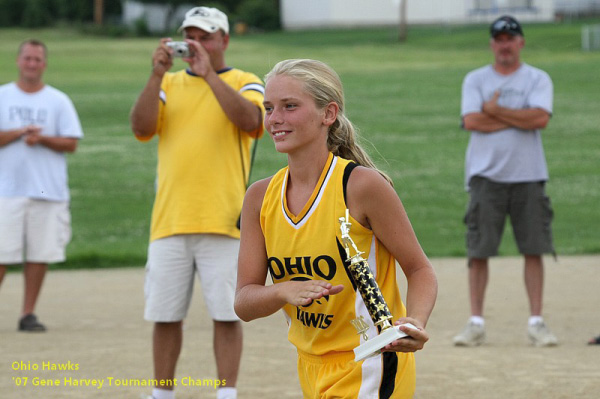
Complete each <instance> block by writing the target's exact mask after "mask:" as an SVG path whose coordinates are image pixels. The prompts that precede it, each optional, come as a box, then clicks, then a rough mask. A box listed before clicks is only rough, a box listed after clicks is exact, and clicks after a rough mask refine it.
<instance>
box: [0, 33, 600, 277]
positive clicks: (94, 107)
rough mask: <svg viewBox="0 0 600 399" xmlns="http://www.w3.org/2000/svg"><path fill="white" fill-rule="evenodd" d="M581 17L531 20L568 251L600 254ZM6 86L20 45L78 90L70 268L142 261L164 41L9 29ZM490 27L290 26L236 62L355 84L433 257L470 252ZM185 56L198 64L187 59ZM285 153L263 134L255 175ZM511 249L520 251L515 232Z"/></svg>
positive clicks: (529, 52) (593, 65) (350, 107)
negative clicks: (39, 43)
mask: <svg viewBox="0 0 600 399" xmlns="http://www.w3.org/2000/svg"><path fill="white" fill-rule="evenodd" d="M580 29H581V25H580V24H577V23H570V24H540V25H531V26H525V35H526V40H527V45H526V48H525V50H524V52H523V59H524V60H525V61H526V62H528V63H530V64H532V65H535V66H538V67H540V68H542V69H544V70H546V71H547V72H548V73H549V74H550V75H551V77H552V78H553V81H554V85H555V102H554V116H553V118H552V121H551V122H550V124H549V126H548V128H547V129H546V130H545V132H544V134H543V135H544V145H545V150H546V156H547V160H548V165H549V169H550V176H551V180H550V182H549V184H548V188H547V189H548V192H549V194H550V196H551V198H552V200H553V206H554V210H555V222H554V234H555V245H556V249H557V252H558V253H559V254H581V253H598V252H600V205H599V204H600V139H599V138H598V133H599V132H600V112H599V108H600V107H599V105H600V104H599V103H600V101H599V97H598V93H599V92H600V79H599V78H598V68H599V65H600V52H595V53H585V52H582V51H581V50H580ZM0 34H1V36H2V40H1V41H0V83H6V82H8V81H11V80H14V79H15V77H16V66H15V62H14V61H15V56H16V48H17V46H18V44H19V43H20V42H21V41H22V40H24V39H26V38H30V37H36V38H40V39H42V40H44V41H45V42H46V43H47V44H48V47H49V50H50V53H49V68H48V71H47V72H46V82H47V83H49V84H51V85H54V86H55V87H57V88H59V89H61V90H63V91H65V92H66V93H68V94H69V95H70V97H71V98H72V100H73V102H74V103H75V106H76V107H77V109H78V111H79V115H80V118H81V121H82V124H83V127H84V132H85V139H84V140H82V141H81V143H80V146H79V149H78V151H77V152H76V153H75V154H73V155H70V156H69V168H70V186H71V193H72V213H73V233H74V235H73V241H72V243H71V244H70V246H69V248H68V261H67V263H66V264H65V265H63V266H66V267H81V266H83V267H100V266H127V265H142V264H143V263H144V261H145V257H146V246H147V241H148V231H149V219H150V211H151V207H152V202H153V197H154V177H155V166H156V141H155V140H153V141H152V142H150V143H146V144H142V143H139V142H137V141H136V140H135V139H134V138H133V136H132V134H131V131H130V129H129V122H128V113H129V110H130V108H131V105H132V104H133V102H134V101H135V98H136V97H137V95H138V93H139V92H140V90H141V88H142V87H143V85H144V83H145V81H146V79H147V77H148V74H149V72H150V55H151V52H152V50H153V49H154V47H155V46H156V44H157V40H158V39H156V38H152V39H148V38H144V39H139V38H105V37H98V36H86V35H82V34H81V33H78V32H77V31H75V30H69V29H65V28H63V29H51V30H35V31H27V30H13V29H11V30H0ZM487 43H488V37H487V27H485V26H468V27H462V26H444V27H413V28H411V30H410V32H409V40H408V41H407V42H406V43H404V44H400V43H398V42H397V41H396V31H395V30H394V29H392V28H389V29H387V28H386V29H371V30H351V31H349V30H331V31H318V32H287V33H285V32H278V33H269V34H257V35H250V36H244V37H234V38H233V39H232V41H231V44H230V48H229V50H228V53H227V61H228V64H229V65H232V66H236V67H239V68H241V69H245V70H248V71H252V72H255V73H256V74H257V75H259V76H263V75H264V74H265V73H266V72H267V71H268V70H269V69H270V68H271V67H272V66H273V65H274V64H275V63H276V62H278V61H279V60H282V59H286V58H316V59H320V60H322V61H325V62H327V63H329V64H330V65H331V66H333V67H334V68H335V69H336V70H337V71H338V73H339V74H340V76H341V77H342V80H343V81H344V84H345V89H346V97H347V112H348V114H349V116H350V119H351V120H352V121H354V122H355V124H357V125H358V127H359V128H360V129H361V132H362V134H363V136H364V138H365V145H366V148H367V149H368V150H369V151H370V153H371V154H372V155H373V157H374V158H375V160H376V161H377V163H378V164H379V165H380V166H381V167H382V168H383V169H384V170H386V171H387V172H388V173H389V174H390V175H391V176H392V177H393V179H394V181H395V184H396V189H397V191H398V194H399V195H400V197H401V198H402V200H403V201H404V204H405V207H406V209H407V211H408V214H409V217H410V218H411V221H412V223H413V226H414V228H415V230H416V232H417V235H418V237H419V239H420V241H421V243H422V245H423V247H424V249H425V251H426V252H427V254H428V255H430V256H464V254H465V250H464V239H463V236H464V227H463V224H462V216H463V212H464V208H465V205H466V201H467V195H466V193H465V192H464V189H463V162H464V152H465V148H466V145H467V141H468V134H467V133H466V132H464V131H463V130H461V129H460V127H459V125H460V118H459V112H460V87H461V83H462V79H463V77H464V75H465V74H466V73H467V72H468V71H469V70H471V69H474V68H476V67H478V66H481V65H483V64H486V63H489V62H491V60H492V58H491V52H490V51H489V49H488V46H487ZM176 67H184V64H183V63H181V61H177V63H176ZM284 164H285V158H284V157H283V156H282V155H280V154H277V153H276V152H275V151H274V149H273V145H272V143H271V141H270V139H269V138H265V139H263V140H261V141H260V144H259V148H258V156H257V160H256V162H255V168H254V170H253V171H252V180H256V179H259V178H263V177H266V176H269V175H271V174H273V173H274V172H275V171H276V170H277V169H278V168H280V167H281V166H282V165H284ZM501 254H503V255H514V254H516V249H515V245H514V244H513V242H512V237H511V236H510V235H508V236H506V237H505V240H504V242H503V244H502V247H501Z"/></svg>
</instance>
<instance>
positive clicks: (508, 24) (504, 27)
mask: <svg viewBox="0 0 600 399" xmlns="http://www.w3.org/2000/svg"><path fill="white" fill-rule="evenodd" d="M492 31H494V32H503V31H517V32H520V31H521V29H520V28H519V24H517V23H516V22H514V21H506V20H504V19H501V20H500V21H496V23H495V24H494V26H493V27H492Z"/></svg>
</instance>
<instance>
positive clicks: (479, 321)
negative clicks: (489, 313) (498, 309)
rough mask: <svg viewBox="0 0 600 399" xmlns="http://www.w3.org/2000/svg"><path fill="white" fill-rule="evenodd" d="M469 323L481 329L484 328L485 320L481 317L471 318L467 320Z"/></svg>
mask: <svg viewBox="0 0 600 399" xmlns="http://www.w3.org/2000/svg"><path fill="white" fill-rule="evenodd" d="M469 323H473V324H475V325H478V326H481V327H483V326H485V320H484V319H483V317H481V316H471V317H470V318H469Z"/></svg>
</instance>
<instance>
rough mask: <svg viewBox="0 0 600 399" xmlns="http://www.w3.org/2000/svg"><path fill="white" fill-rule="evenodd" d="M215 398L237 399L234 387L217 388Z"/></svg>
mask: <svg viewBox="0 0 600 399" xmlns="http://www.w3.org/2000/svg"><path fill="white" fill-rule="evenodd" d="M217 399H237V389H236V388H228V387H225V388H219V389H217Z"/></svg>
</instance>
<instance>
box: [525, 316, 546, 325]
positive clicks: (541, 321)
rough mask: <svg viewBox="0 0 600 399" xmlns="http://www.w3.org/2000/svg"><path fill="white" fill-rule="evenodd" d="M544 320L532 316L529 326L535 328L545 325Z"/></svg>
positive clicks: (540, 317)
mask: <svg viewBox="0 0 600 399" xmlns="http://www.w3.org/2000/svg"><path fill="white" fill-rule="evenodd" d="M543 322H544V318H543V317H542V316H530V317H529V325H530V326H533V325H535V324H538V323H543Z"/></svg>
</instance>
